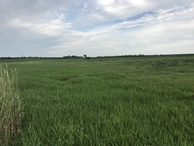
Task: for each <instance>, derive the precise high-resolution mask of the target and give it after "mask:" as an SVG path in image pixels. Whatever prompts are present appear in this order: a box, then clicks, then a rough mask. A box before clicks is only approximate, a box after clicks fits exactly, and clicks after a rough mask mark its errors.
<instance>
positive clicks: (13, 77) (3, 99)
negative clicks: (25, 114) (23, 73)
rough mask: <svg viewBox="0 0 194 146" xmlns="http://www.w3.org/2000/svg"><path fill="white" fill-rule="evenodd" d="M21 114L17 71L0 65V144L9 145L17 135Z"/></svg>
mask: <svg viewBox="0 0 194 146" xmlns="http://www.w3.org/2000/svg"><path fill="white" fill-rule="evenodd" d="M21 116H22V111H21V100H20V97H19V91H18V74H17V71H16V69H14V70H9V68H8V66H7V64H6V65H5V66H2V65H0V146H1V145H2V146H7V145H10V142H11V141H13V139H14V138H15V137H16V136H17V134H18V132H19V129H20V127H21V124H20V123H21Z"/></svg>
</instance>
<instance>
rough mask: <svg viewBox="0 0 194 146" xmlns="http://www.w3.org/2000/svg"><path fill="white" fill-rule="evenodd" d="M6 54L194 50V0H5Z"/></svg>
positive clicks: (1, 42)
mask: <svg viewBox="0 0 194 146" xmlns="http://www.w3.org/2000/svg"><path fill="white" fill-rule="evenodd" d="M0 20H1V23H0V57H3V56H12V57H14V56H18V57H20V56H50V57H51V56H56V57H60V56H67V55H79V56H83V55H84V54H87V55H88V56H105V55H134V54H182V53H194V2H193V0H171V1H167V0H157V1H156V0H79V1H78V0H33V1H32V0H15V1H12V0H0Z"/></svg>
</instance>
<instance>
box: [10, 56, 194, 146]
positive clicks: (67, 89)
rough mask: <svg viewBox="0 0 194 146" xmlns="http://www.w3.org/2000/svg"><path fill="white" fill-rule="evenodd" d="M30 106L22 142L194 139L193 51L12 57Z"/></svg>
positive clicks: (161, 143) (164, 143) (179, 143)
mask: <svg viewBox="0 0 194 146" xmlns="http://www.w3.org/2000/svg"><path fill="white" fill-rule="evenodd" d="M9 65H10V66H14V67H17V68H18V70H19V72H20V76H19V80H20V82H19V83H20V93H21V97H22V99H23V102H24V104H25V107H24V108H25V115H24V118H23V121H22V123H23V130H22V135H21V137H20V138H18V141H17V142H16V143H17V145H24V146H29V145H30V146H31V145H36V146H38V145H40V146H48V145H50V146H53V145H56V146H64V145H83V146H85V145H100V146H101V145H119V146H120V145H134V146H135V145H137V146H139V145H154V146H155V145H157V146H168V145H169V146H190V145H193V143H194V137H193V135H194V131H193V128H194V114H193V113H194V106H193V105H194V88H193V87H194V74H193V73H194V59H193V56H169V57H137V58H135V57H131V58H113V59H111V58H109V59H91V60H62V59H61V60H33V61H28V60H25V61H20V62H17V61H16V62H15V61H14V62H9Z"/></svg>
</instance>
